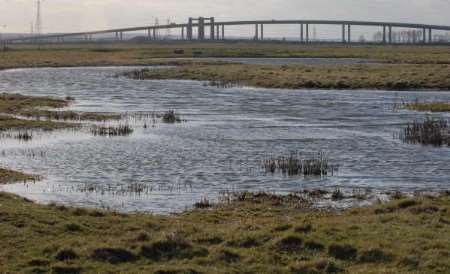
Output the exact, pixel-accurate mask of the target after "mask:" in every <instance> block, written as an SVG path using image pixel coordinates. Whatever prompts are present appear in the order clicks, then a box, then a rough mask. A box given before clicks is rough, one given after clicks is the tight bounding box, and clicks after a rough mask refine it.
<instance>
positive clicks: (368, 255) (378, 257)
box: [358, 248, 393, 263]
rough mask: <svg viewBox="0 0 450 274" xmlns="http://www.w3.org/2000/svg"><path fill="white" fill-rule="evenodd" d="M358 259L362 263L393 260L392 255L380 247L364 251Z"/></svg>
mask: <svg viewBox="0 0 450 274" xmlns="http://www.w3.org/2000/svg"><path fill="white" fill-rule="evenodd" d="M358 260H359V261H360V262H362V263H388V262H391V261H392V260H393V258H392V255H391V254H388V253H386V252H385V251H383V250H382V249H380V248H372V249H369V250H364V251H362V252H361V253H360V254H359V256H358Z"/></svg>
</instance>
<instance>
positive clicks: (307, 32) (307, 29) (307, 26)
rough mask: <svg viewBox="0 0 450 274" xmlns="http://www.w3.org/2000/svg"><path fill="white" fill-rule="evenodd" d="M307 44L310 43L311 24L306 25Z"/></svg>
mask: <svg viewBox="0 0 450 274" xmlns="http://www.w3.org/2000/svg"><path fill="white" fill-rule="evenodd" d="M306 43H309V24H306Z"/></svg>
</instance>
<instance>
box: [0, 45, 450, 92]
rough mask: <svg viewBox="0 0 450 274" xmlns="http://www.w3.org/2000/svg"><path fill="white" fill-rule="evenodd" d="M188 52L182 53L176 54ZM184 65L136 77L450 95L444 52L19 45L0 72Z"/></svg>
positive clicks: (5, 55) (449, 66) (2, 58)
mask: <svg viewBox="0 0 450 274" xmlns="http://www.w3.org/2000/svg"><path fill="white" fill-rule="evenodd" d="M179 50H182V52H183V53H182V54H179V53H176V52H180V51H179ZM194 56H199V57H247V58H253V57H277V58H288V57H291V58H293V57H296V58H362V59H372V60H378V61H380V62H382V63H381V64H377V65H346V66H344V65H339V66H338V65H328V66H324V65H316V66H313V65H308V66H307V65H303V66H302V65H290V66H263V65H242V64H227V65H218V64H208V63H205V61H198V60H197V61H192V60H180V59H169V60H168V59H164V60H163V58H174V57H176V58H180V57H194ZM107 65H112V66H115V65H181V67H176V68H171V69H168V70H164V71H149V72H146V73H140V72H135V73H134V76H133V77H134V78H137V79H192V80H205V81H211V82H212V83H215V84H218V85H221V86H229V85H248V86H255V87H265V88H317V89H331V88H333V89H361V88H371V89H389V90H406V89H449V87H450V77H449V75H450V49H449V48H448V47H438V46H421V47H417V46H375V45H370V46H369V45H367V46H344V45H300V44H295V43H292V44H282V43H242V42H241V43H169V44H165V43H143V44H129V43H123V44H78V45H77V44H67V45H55V44H51V45H39V46H36V45H13V46H12V47H11V48H10V49H9V50H8V51H4V52H0V69H6V68H19V67H63V66H70V67H72V66H107Z"/></svg>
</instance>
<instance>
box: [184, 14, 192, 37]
mask: <svg viewBox="0 0 450 274" xmlns="http://www.w3.org/2000/svg"><path fill="white" fill-rule="evenodd" d="M192 21H193V18H192V17H189V22H188V26H187V31H186V32H187V39H188V40H192Z"/></svg>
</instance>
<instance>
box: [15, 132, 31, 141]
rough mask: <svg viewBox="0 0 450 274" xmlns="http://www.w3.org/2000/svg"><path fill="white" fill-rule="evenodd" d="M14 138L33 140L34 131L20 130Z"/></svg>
mask: <svg viewBox="0 0 450 274" xmlns="http://www.w3.org/2000/svg"><path fill="white" fill-rule="evenodd" d="M14 139H17V140H21V141H31V140H32V139H33V133H32V132H28V131H25V132H19V133H17V135H15V136H14Z"/></svg>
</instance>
